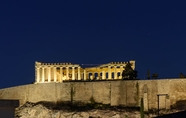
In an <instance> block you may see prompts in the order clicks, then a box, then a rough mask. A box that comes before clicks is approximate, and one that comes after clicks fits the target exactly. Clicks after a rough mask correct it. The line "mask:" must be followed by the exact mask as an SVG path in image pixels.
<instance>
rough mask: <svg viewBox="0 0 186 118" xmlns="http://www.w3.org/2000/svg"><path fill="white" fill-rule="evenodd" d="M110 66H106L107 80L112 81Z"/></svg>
mask: <svg viewBox="0 0 186 118" xmlns="http://www.w3.org/2000/svg"><path fill="white" fill-rule="evenodd" d="M111 74H112V73H111V66H108V79H112V75H111Z"/></svg>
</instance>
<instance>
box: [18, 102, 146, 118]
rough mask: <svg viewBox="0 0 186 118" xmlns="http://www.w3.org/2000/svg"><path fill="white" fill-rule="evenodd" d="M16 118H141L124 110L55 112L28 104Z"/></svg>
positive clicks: (40, 105)
mask: <svg viewBox="0 0 186 118" xmlns="http://www.w3.org/2000/svg"><path fill="white" fill-rule="evenodd" d="M146 117H148V116H146ZM16 118H140V113H139V111H133V112H131V111H130V112H129V111H126V110H124V109H123V110H122V109H120V110H119V109H115V110H99V109H92V110H86V111H76V110H75V111H74V110H73V111H69V110H65V109H63V110H59V109H58V110H54V109H50V108H49V106H48V108H47V107H45V106H44V105H42V104H33V103H26V104H24V105H23V106H21V107H19V108H17V109H16Z"/></svg>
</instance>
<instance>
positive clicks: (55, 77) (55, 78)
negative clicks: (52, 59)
mask: <svg viewBox="0 0 186 118" xmlns="http://www.w3.org/2000/svg"><path fill="white" fill-rule="evenodd" d="M53 69H54V82H56V80H57V73H56V67H54V68H53Z"/></svg>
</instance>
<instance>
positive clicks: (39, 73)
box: [35, 60, 135, 83]
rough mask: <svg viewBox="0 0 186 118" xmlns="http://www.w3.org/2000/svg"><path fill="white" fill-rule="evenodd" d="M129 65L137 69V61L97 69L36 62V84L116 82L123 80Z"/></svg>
mask: <svg viewBox="0 0 186 118" xmlns="http://www.w3.org/2000/svg"><path fill="white" fill-rule="evenodd" d="M127 63H130V64H131V67H132V68H133V69H135V61H134V60H131V61H129V62H111V63H107V64H101V65H99V66H95V67H81V66H80V65H79V64H72V63H42V62H37V61H36V62H35V83H51V82H55V83H61V82H63V81H73V80H74V81H75V80H85V81H86V80H116V79H122V72H123V70H124V67H125V65H126V64H127Z"/></svg>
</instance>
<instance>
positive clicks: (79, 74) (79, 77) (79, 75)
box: [78, 67, 81, 80]
mask: <svg viewBox="0 0 186 118" xmlns="http://www.w3.org/2000/svg"><path fill="white" fill-rule="evenodd" d="M78 80H81V73H80V67H78Z"/></svg>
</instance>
